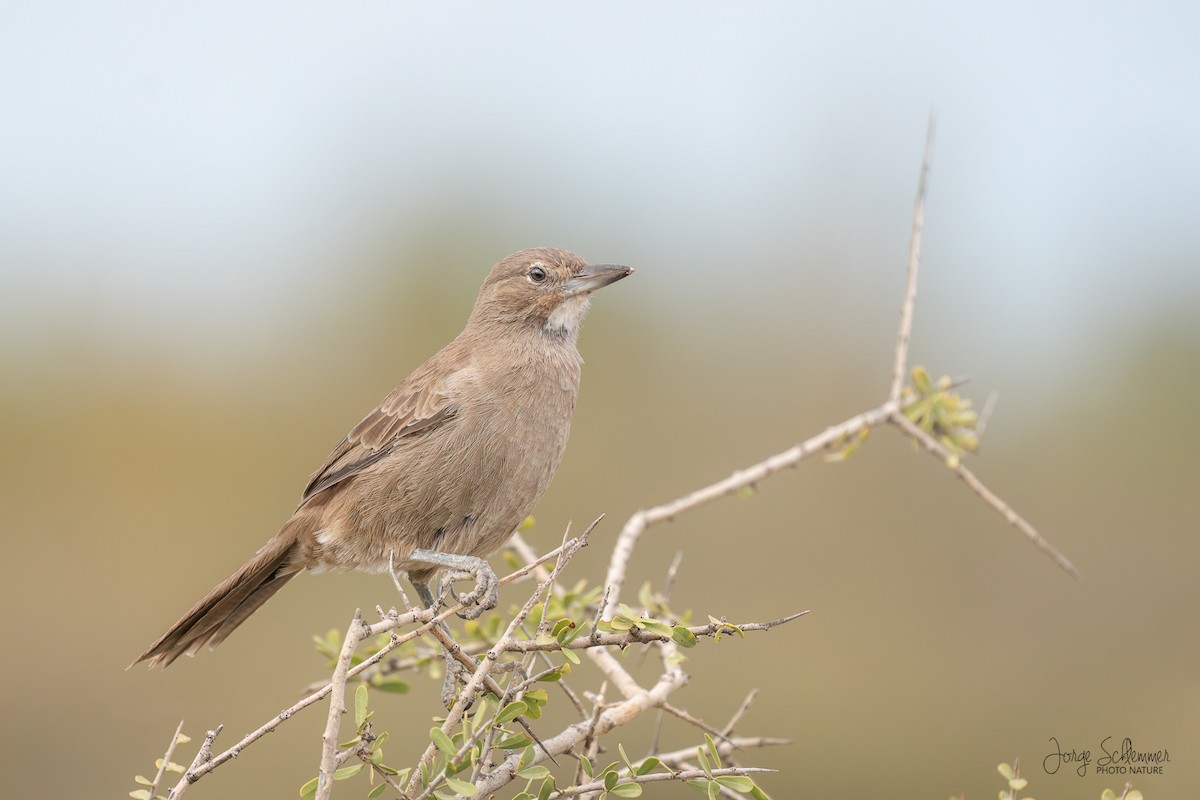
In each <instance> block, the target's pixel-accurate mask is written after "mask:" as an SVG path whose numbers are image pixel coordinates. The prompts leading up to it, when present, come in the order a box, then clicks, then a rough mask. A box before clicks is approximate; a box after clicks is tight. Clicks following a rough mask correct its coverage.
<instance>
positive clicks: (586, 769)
mask: <svg viewBox="0 0 1200 800" xmlns="http://www.w3.org/2000/svg"><path fill="white" fill-rule="evenodd" d="M579 763H580V764H581V765H583V774H584V775H587V776H588V777H589V778H590V777H592V760H591V759H590V758H588V757H587V756H580V757H579Z"/></svg>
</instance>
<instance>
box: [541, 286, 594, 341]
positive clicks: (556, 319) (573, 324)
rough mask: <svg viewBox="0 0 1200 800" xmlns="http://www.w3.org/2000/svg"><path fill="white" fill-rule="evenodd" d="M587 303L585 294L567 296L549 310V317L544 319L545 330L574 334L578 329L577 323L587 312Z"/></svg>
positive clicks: (560, 333)
mask: <svg viewBox="0 0 1200 800" xmlns="http://www.w3.org/2000/svg"><path fill="white" fill-rule="evenodd" d="M588 305H589V303H588V296H587V295H586V294H577V295H574V296H572V297H568V298H567V299H566V300H564V301H563V302H562V303H560V304H559V305H558V307H557V308H555V309H554V310H553V311H551V312H550V317H549V318H548V319H547V320H546V327H545V330H546V332H547V333H554V334H558V335H562V334H564V333H565V334H574V333H575V332H576V331H578V330H579V323H580V322H582V321H583V317H584V315H585V314H587V310H588Z"/></svg>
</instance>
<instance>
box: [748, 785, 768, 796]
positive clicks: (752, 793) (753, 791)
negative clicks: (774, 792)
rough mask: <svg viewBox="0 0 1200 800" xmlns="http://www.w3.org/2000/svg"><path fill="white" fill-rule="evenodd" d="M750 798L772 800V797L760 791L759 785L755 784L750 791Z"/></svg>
mask: <svg viewBox="0 0 1200 800" xmlns="http://www.w3.org/2000/svg"><path fill="white" fill-rule="evenodd" d="M750 796H751V797H753V798H754V800H771V797H770V796H769V795H768V794H767V793H766V792H764V791H763V790H762V789H760V788H759V786H758V784H757V783H756V784H754V787H753V788H752V789H751V790H750Z"/></svg>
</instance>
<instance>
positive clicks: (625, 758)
mask: <svg viewBox="0 0 1200 800" xmlns="http://www.w3.org/2000/svg"><path fill="white" fill-rule="evenodd" d="M617 752H618V753H620V754H621V760H622V761H624V762H625V769H627V770H629V771H630V772H633V763H632V762H631V761H630V760H629V756H628V755H626V754H625V745H623V744H621V743H620V742H617Z"/></svg>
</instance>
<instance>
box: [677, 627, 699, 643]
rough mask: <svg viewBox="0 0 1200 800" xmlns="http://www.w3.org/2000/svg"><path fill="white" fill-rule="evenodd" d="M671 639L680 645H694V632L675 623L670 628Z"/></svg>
mask: <svg viewBox="0 0 1200 800" xmlns="http://www.w3.org/2000/svg"><path fill="white" fill-rule="evenodd" d="M671 639H672V640H673V641H674V642H675V644H677V645H679V646H680V647H695V646H696V634H694V633H692V632H691V631H689V630H688V629H687V628H685V627H684V626H682V625H676V626H675V627H674V628H672V629H671Z"/></svg>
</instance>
